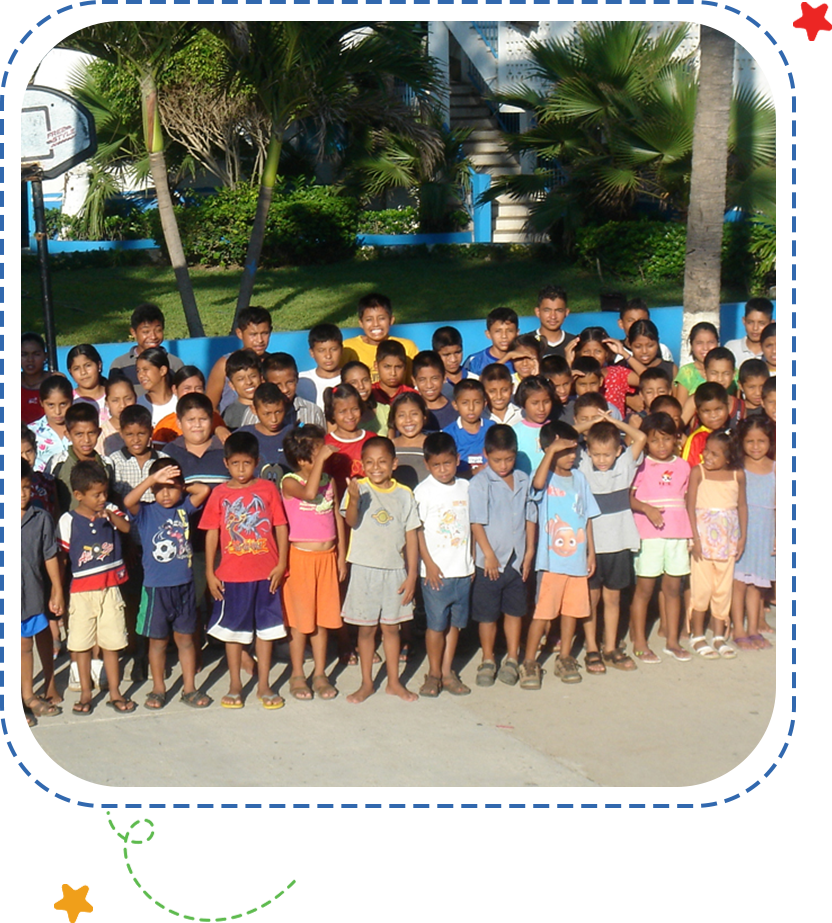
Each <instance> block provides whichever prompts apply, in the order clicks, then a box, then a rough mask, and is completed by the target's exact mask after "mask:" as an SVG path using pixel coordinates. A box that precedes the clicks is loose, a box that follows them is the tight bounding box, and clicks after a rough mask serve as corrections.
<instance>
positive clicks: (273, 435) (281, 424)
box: [237, 381, 295, 484]
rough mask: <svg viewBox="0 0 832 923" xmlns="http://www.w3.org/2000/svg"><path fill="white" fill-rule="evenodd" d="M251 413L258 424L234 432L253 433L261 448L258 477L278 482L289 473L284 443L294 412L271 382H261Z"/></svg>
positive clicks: (292, 423) (282, 394)
mask: <svg viewBox="0 0 832 923" xmlns="http://www.w3.org/2000/svg"><path fill="white" fill-rule="evenodd" d="M253 406H254V412H255V414H257V422H256V423H254V424H252V425H250V426H241V427H240V429H239V430H237V432H239V433H253V434H254V436H256V437H257V442H258V444H259V446H260V461H259V466H260V467H259V471H258V477H261V478H265V479H266V480H267V481H274V482H275V484H279V483H280V479H281V478H282V477H283V475H284V473H285V472H286V471H288V470H289V466H288V464H287V462H286V456H285V455H284V454H283V440H284V439H285V438H286V434H287V433H288V432H289V430H290V429H291V428H292V426H293V425H294V420H295V412H294V409H293V408H292V402H291V401H290V400H289V398H288V397H286V395H285V394H284V393H283V392H282V391H281V390H280V388H278V387H277V385H273V384H272V383H271V382H270V381H264V382H263V384H262V385H260V386H259V387H258V388H257V390H256V391H255V392H254V405H253Z"/></svg>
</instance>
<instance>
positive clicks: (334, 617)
mask: <svg viewBox="0 0 832 923" xmlns="http://www.w3.org/2000/svg"><path fill="white" fill-rule="evenodd" d="M283 613H284V615H285V616H286V624H287V625H288V626H289V627H290V628H294V629H296V630H297V631H300V632H302V633H303V634H305V635H310V634H312V633H313V632H314V631H315V628H316V627H317V626H318V625H320V627H321V628H333V629H334V628H340V627H341V625H342V624H343V623H342V621H341V595H340V585H339V583H338V559H337V557H336V551H335V549H334V548H332V549H330V550H329V551H299V550H298V549H297V548H295V547H294V545H290V546H289V570H288V573H287V576H286V580H285V581H284V582H283Z"/></svg>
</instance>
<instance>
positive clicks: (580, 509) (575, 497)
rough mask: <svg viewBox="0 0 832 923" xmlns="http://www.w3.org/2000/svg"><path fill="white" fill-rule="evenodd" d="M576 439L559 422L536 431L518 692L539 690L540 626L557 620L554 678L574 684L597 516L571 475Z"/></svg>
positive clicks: (580, 480)
mask: <svg viewBox="0 0 832 923" xmlns="http://www.w3.org/2000/svg"><path fill="white" fill-rule="evenodd" d="M577 438H578V434H577V433H576V432H575V430H574V429H573V428H572V427H571V426H569V425H568V424H566V423H563V422H562V421H556V422H555V423H547V424H546V425H545V426H544V427H543V429H542V430H541V431H540V445H541V448H543V450H544V454H543V459H542V460H541V462H540V464H539V465H538V467H537V471H536V472H535V475H534V479H533V481H532V489H533V493H532V496H533V497H535V498H536V499H537V503H538V522H539V523H540V528H539V530H538V531H539V538H538V544H537V560H536V564H535V567H536V570H537V571H539V572H540V582H539V586H538V597H537V606H536V607H535V611H534V616H533V618H532V623H531V625H530V626H529V633H528V636H527V638H526V656H525V660H524V661H523V663H522V664H521V666H520V688H521V689H540V686H541V669H540V664H539V663H538V662H537V651H538V648H539V647H540V640H541V638H542V637H543V634H544V632H545V631H546V626H547V625H548V624H549V623H550V622H551V620H552V619H555V618H558V617H560V636H561V646H560V653H559V654H558V656H557V658H556V660H555V668H554V673H555V676H559V677H560V679H561V681H562V682H564V683H579V682H580V681H581V675H580V673H579V672H578V663H577V661H576V660H575V658H574V657H573V656H572V641H573V639H574V637H575V628H576V626H577V624H578V620H579V619H581V620H583V619H586V618H589V616H590V614H591V608H590V603H589V577H590V576H592V574H593V573H594V572H595V545H594V542H593V535H592V519H593V518H594V517H596V516H599V515H600V514H601V511H600V509H599V508H598V504H597V503H596V501H595V497H593V495H592V491H591V490H590V489H589V484H588V483H587V480H586V478H585V477H584V475H583V474H581V472H580V471H575V470H573V469H574V466H575V461H576V458H577V448H578V442H577Z"/></svg>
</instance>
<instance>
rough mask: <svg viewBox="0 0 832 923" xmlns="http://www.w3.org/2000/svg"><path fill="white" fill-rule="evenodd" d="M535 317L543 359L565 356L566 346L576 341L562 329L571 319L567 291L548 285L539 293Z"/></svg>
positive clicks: (573, 336) (572, 335) (536, 333)
mask: <svg viewBox="0 0 832 923" xmlns="http://www.w3.org/2000/svg"><path fill="white" fill-rule="evenodd" d="M534 313H535V317H537V319H538V320H539V321H540V326H539V327H538V329H537V331H536V332H535V334H534V335H535V336H536V337H537V339H538V341H539V343H540V351H541V358H546V356H561V357H563V356H564V350H565V349H566V346H567V345H568V344H569V343H571V342H572V340H574V339H575V335H574V334H572V333H567V332H566V331H565V330H563V329H562V327H563V322H564V321H565V320H566V318H567V317H569V305H568V303H567V294H566V290H565V289H562V288H561V287H560V286H558V285H547V286H546V287H545V288H542V289H541V290H540V291H539V292H538V293H537V307H536V308H535V309H534Z"/></svg>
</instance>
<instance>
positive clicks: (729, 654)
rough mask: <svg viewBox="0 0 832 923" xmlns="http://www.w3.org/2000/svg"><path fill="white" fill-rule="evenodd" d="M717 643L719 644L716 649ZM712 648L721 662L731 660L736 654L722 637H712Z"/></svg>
mask: <svg viewBox="0 0 832 923" xmlns="http://www.w3.org/2000/svg"><path fill="white" fill-rule="evenodd" d="M717 642H719V647H717ZM713 648H714V650H715V651H716V652H717V654H719V656H720V657H721V658H722V659H723V660H733V659H734V658H735V657H736V656H737V652H736V651H735V650H734V648H733V647H731V645H730V644H729V643H728V642H727V641H726V640H725V636H724V635H714V637H713Z"/></svg>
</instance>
